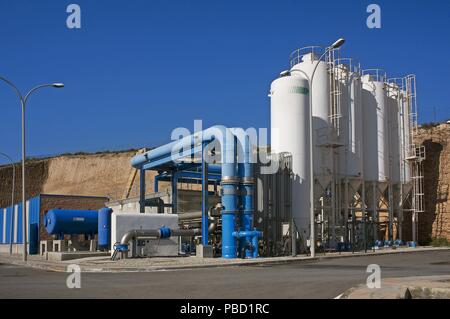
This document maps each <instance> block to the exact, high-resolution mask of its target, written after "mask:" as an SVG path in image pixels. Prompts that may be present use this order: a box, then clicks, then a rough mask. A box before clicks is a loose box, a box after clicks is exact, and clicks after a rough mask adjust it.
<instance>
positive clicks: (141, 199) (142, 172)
mask: <svg viewBox="0 0 450 319" xmlns="http://www.w3.org/2000/svg"><path fill="white" fill-rule="evenodd" d="M139 173H140V174H139V179H140V187H139V212H140V213H141V214H144V213H145V170H144V169H142V168H141V169H140V170H139Z"/></svg>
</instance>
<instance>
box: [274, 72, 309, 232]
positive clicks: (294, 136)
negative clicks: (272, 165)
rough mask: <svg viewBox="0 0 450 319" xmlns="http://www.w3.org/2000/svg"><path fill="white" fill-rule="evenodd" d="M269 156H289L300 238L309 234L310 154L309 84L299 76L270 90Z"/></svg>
mask: <svg viewBox="0 0 450 319" xmlns="http://www.w3.org/2000/svg"><path fill="white" fill-rule="evenodd" d="M270 96H271V107H270V121H271V148H272V153H281V152H289V153H290V154H291V155H292V171H293V175H294V176H293V181H292V217H293V219H294V222H295V224H296V226H297V229H298V231H299V234H300V235H301V236H303V237H304V239H305V237H307V236H308V234H309V230H310V228H309V221H310V219H309V214H310V213H309V201H310V200H309V194H310V189H311V183H310V174H309V172H310V161H309V158H310V152H309V149H310V147H309V145H310V144H309V132H310V130H309V127H310V126H309V83H308V80H307V79H306V78H305V77H303V76H302V75H300V74H295V75H290V74H289V73H284V76H281V77H280V78H278V79H276V80H275V81H273V82H272V85H271V89H270Z"/></svg>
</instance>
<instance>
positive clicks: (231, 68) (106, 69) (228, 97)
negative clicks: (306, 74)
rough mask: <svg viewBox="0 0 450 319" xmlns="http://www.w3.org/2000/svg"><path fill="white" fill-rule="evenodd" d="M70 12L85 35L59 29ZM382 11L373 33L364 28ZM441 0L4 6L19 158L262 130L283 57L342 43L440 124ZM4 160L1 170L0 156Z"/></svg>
mask: <svg viewBox="0 0 450 319" xmlns="http://www.w3.org/2000/svg"><path fill="white" fill-rule="evenodd" d="M70 3H78V4H79V5H80V6H81V10H82V15H81V16H82V28H81V29H79V30H70V29H68V28H67V27H66V17H67V15H68V14H67V13H66V7H67V5H68V4H70ZM369 3H378V4H379V5H380V6H381V9H382V28H381V29H379V30H373V29H372V30H371V29H368V28H367V27H366V18H367V16H368V14H367V13H366V7H367V5H368V4H369ZM449 16H450V1H448V0H442V1H439V0H427V1H422V0H414V1H392V0H389V1H380V0H371V1H358V0H345V1H338V0H334V1H326V0H323V1H300V0H277V1H275V0H272V1H261V0H260V1H231V0H220V1H214V0H205V1H203V0H190V1H164V0H158V1H156V0H151V1H149V0H139V1H138V0H130V1H113V0H110V1H98V0H96V1H94V0H89V1H88V0H70V1H61V0H58V1H56V0H54V1H50V0H44V1H42V0H39V1H37V0H29V1H24V0H0V41H1V42H0V75H2V76H5V77H7V78H9V79H11V80H12V81H13V82H15V83H16V84H17V85H18V86H19V87H20V88H21V90H23V91H25V90H26V89H28V88H30V87H31V86H33V85H35V84H39V83H43V82H53V81H62V82H64V83H65V84H66V88H64V89H62V90H55V89H46V90H42V91H40V92H38V93H37V94H36V95H34V96H33V97H32V98H31V99H30V101H29V107H28V115H27V120H28V123H27V128H28V133H27V136H28V154H29V155H30V156H36V155H50V154H57V153H62V152H76V151H96V150H106V149H120V148H130V147H142V146H157V145H159V144H161V143H163V142H167V141H169V140H170V133H171V130H172V129H173V128H175V127H178V126H184V127H188V128H192V125H193V120H194V119H203V120H204V123H205V124H204V125H205V126H210V125H213V124H224V125H227V126H241V127H244V128H246V127H250V126H252V127H268V126H269V98H268V97H267V93H268V90H269V87H270V82H271V80H272V79H273V78H275V77H276V76H277V74H278V73H279V72H280V71H282V70H283V69H286V68H287V66H288V62H289V61H288V56H289V53H290V52H291V51H292V50H294V49H296V48H298V47H302V46H307V45H314V44H319V45H326V44H329V43H330V42H332V41H333V40H335V39H336V38H338V37H340V36H343V37H345V38H346V40H347V42H346V44H345V48H343V55H348V56H352V57H354V58H356V59H358V60H359V61H360V62H361V63H362V65H363V67H364V68H374V67H380V68H383V69H385V70H386V71H387V72H388V75H389V76H390V77H396V76H402V75H406V74H410V73H414V74H416V75H417V84H418V102H419V105H420V120H421V121H422V122H426V121H432V120H434V112H433V108H436V119H437V120H443V119H445V118H450V105H449V99H450V90H449V84H450V83H449V76H450V58H449V57H450V32H449V31H450V22H449V21H450V20H449ZM0 108H1V113H0V119H1V124H0V151H2V152H6V153H8V154H10V155H11V156H12V157H13V158H14V159H15V160H19V159H20V127H21V126H20V108H19V104H18V100H17V98H16V97H15V95H14V93H13V91H12V90H11V89H10V88H9V87H7V86H6V85H5V84H3V83H0ZM0 163H5V161H4V160H3V159H0Z"/></svg>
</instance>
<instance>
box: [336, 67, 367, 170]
mask: <svg viewBox="0 0 450 319" xmlns="http://www.w3.org/2000/svg"><path fill="white" fill-rule="evenodd" d="M351 68H352V66H351V63H350V64H348V65H347V64H338V65H337V66H336V68H335V74H336V77H337V79H338V81H339V84H340V86H339V88H340V92H339V100H340V102H339V108H340V114H341V117H340V120H339V130H338V138H339V139H338V141H339V145H340V147H339V175H340V176H341V177H350V178H355V177H361V176H362V173H363V158H362V156H363V154H362V153H363V152H362V144H363V143H362V138H363V132H362V129H363V126H362V121H363V119H362V109H361V107H362V105H361V104H362V101H361V89H362V88H361V78H360V75H359V73H358V72H355V70H350V69H351Z"/></svg>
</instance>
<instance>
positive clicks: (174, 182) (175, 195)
mask: <svg viewBox="0 0 450 319" xmlns="http://www.w3.org/2000/svg"><path fill="white" fill-rule="evenodd" d="M177 202H178V173H177V171H173V172H172V214H177V206H178V203H177Z"/></svg>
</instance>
